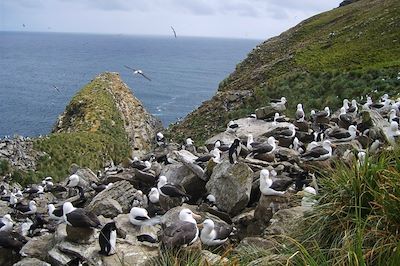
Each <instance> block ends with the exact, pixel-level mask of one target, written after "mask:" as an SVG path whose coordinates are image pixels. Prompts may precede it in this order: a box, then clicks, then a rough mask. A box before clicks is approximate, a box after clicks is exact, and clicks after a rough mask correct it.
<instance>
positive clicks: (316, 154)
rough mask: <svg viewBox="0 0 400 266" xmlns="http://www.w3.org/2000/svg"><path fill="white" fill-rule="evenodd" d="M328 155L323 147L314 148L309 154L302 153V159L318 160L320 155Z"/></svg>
mask: <svg viewBox="0 0 400 266" xmlns="http://www.w3.org/2000/svg"><path fill="white" fill-rule="evenodd" d="M328 153H329V151H328V150H325V149H324V148H323V147H315V148H313V149H311V150H310V151H309V152H306V153H304V154H303V156H302V157H312V158H318V157H320V156H321V155H325V154H328Z"/></svg>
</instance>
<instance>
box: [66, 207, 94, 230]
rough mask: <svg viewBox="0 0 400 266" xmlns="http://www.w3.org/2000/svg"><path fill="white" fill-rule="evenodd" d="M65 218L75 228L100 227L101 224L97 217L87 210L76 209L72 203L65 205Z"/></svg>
mask: <svg viewBox="0 0 400 266" xmlns="http://www.w3.org/2000/svg"><path fill="white" fill-rule="evenodd" d="M63 218H64V221H65V222H66V223H67V224H68V225H69V226H73V227H83V228H90V227H94V228H96V227H99V226H101V223H100V221H99V219H98V218H97V216H96V215H95V214H94V213H92V212H89V211H86V210H85V209H81V208H75V207H74V206H73V205H72V203H71V202H68V201H67V202H65V203H64V204H63Z"/></svg>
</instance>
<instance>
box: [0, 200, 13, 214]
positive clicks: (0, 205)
mask: <svg viewBox="0 0 400 266" xmlns="http://www.w3.org/2000/svg"><path fill="white" fill-rule="evenodd" d="M10 212H11V208H9V207H8V203H7V202H6V201H2V200H0V217H3V216H4V215H6V214H7V213H10Z"/></svg>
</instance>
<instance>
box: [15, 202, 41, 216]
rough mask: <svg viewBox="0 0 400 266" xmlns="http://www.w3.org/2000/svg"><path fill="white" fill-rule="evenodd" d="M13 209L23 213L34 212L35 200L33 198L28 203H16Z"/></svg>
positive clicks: (35, 208) (35, 209)
mask: <svg viewBox="0 0 400 266" xmlns="http://www.w3.org/2000/svg"><path fill="white" fill-rule="evenodd" d="M15 209H17V210H18V211H20V212H21V213H22V214H25V215H29V214H34V213H36V211H37V207H36V202H35V201H34V200H31V201H30V202H29V204H28V205H24V204H17V205H16V206H15Z"/></svg>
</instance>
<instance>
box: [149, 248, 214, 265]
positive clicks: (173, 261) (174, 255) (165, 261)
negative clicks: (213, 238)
mask: <svg viewBox="0 0 400 266" xmlns="http://www.w3.org/2000/svg"><path fill="white" fill-rule="evenodd" d="M146 265H148V266H158V265H163V266H181V265H182V266H183V265H185V266H203V265H207V264H206V262H205V260H204V258H203V257H202V254H201V252H200V251H187V250H184V249H179V250H177V251H176V250H163V251H162V252H160V255H159V256H158V257H155V258H151V259H149V261H148V262H147V263H146Z"/></svg>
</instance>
